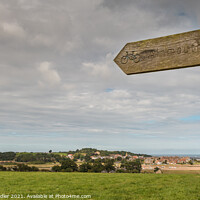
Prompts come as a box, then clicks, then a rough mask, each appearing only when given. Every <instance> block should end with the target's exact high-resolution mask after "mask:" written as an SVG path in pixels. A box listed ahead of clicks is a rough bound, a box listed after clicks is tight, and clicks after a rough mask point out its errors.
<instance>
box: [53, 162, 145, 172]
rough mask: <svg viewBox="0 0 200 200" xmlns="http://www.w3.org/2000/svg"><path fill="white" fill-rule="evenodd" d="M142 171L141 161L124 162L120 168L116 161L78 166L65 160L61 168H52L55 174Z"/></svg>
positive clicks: (85, 163) (86, 163)
mask: <svg viewBox="0 0 200 200" xmlns="http://www.w3.org/2000/svg"><path fill="white" fill-rule="evenodd" d="M141 170H142V166H141V162H140V160H135V161H124V162H123V163H122V164H121V167H120V168H116V167H115V166H114V160H109V159H108V160H106V162H105V163H102V160H100V159H97V160H95V161H94V162H93V163H91V162H84V163H82V164H81V165H80V166H78V165H77V164H76V163H75V162H74V161H73V160H71V159H69V158H68V159H65V160H63V161H62V162H61V166H59V165H56V166H54V167H52V171H54V172H76V171H79V172H96V173H98V172H107V173H108V172H118V173H140V172H141Z"/></svg>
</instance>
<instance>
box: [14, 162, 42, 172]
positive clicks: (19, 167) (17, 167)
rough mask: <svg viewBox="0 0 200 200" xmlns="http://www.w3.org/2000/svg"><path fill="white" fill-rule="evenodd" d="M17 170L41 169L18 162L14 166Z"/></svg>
mask: <svg viewBox="0 0 200 200" xmlns="http://www.w3.org/2000/svg"><path fill="white" fill-rule="evenodd" d="M13 169H14V170H15V171H20V172H28V171H29V172H30V171H39V169H38V168H37V167H35V166H33V167H29V166H28V165H25V164H18V165H17V166H15V167H14V168H13Z"/></svg>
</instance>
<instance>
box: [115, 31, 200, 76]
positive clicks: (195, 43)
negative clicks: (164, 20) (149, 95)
mask: <svg viewBox="0 0 200 200" xmlns="http://www.w3.org/2000/svg"><path fill="white" fill-rule="evenodd" d="M114 61H115V63H116V64H117V65H118V66H119V67H120V68H121V69H122V71H123V72H124V73H125V74H127V75H130V74H139V73H147V72H155V71H162V70H171V69H178V68H185V67H194V66H198V65H200V30H196V31H191V32H186V33H180V34H175V35H169V36H165V37H160V38H155V39H149V40H143V41H138V42H132V43H127V44H126V45H125V46H124V47H123V49H122V50H121V51H120V52H119V54H118V55H117V56H116V58H115V59H114Z"/></svg>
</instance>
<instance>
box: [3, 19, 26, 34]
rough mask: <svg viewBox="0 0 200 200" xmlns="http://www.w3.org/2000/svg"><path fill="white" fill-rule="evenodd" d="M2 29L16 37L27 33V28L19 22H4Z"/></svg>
mask: <svg viewBox="0 0 200 200" xmlns="http://www.w3.org/2000/svg"><path fill="white" fill-rule="evenodd" d="M1 26H2V29H3V31H4V32H5V33H6V34H9V35H11V36H14V37H24V36H25V35H26V32H25V30H24V29H23V28H22V27H21V26H20V25H19V24H17V23H7V22H3V23H2V25H1Z"/></svg>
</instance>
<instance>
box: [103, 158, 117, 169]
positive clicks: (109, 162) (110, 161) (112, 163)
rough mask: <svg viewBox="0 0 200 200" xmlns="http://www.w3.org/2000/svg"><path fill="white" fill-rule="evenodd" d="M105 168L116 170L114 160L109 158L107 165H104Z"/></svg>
mask: <svg viewBox="0 0 200 200" xmlns="http://www.w3.org/2000/svg"><path fill="white" fill-rule="evenodd" d="M104 169H105V170H106V171H107V172H110V171H114V170H115V167H114V160H107V161H106V163H105V165H104Z"/></svg>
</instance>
